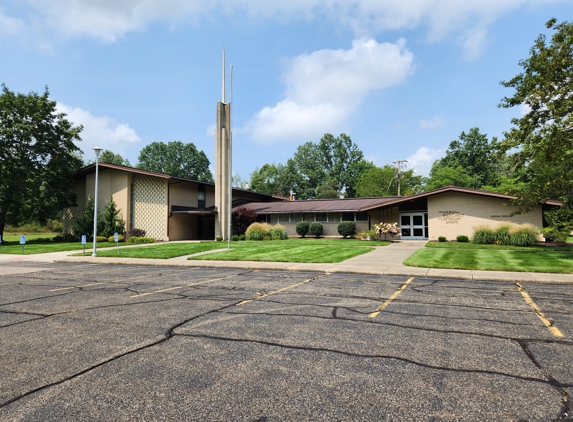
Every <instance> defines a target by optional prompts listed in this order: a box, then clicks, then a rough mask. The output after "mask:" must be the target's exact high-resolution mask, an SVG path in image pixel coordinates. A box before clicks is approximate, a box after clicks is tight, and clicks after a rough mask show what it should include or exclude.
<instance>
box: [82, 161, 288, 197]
mask: <svg viewBox="0 0 573 422" xmlns="http://www.w3.org/2000/svg"><path fill="white" fill-rule="evenodd" d="M98 165H99V170H100V171H102V170H105V169H113V170H122V171H127V172H130V173H135V174H143V175H146V176H154V177H160V178H162V179H170V180H182V181H184V182H195V183H203V184H205V185H211V186H215V184H214V183H211V182H200V181H198V180H193V179H186V178H184V177H176V176H170V175H168V174H165V173H158V172H156V171H149V170H142V169H137V168H133V167H127V166H120V165H118V164H111V163H104V162H100V163H99V164H98ZM95 166H96V165H95V163H92V164H89V165H87V166H85V167H83V168H81V169H79V170H78V171H77V172H76V174H75V175H74V177H75V178H76V179H82V178H84V177H85V176H86V175H87V174H90V173H95ZM233 190H234V191H241V192H250V193H254V194H256V195H261V196H264V197H268V198H274V199H281V200H287V199H288V198H284V197H282V196H276V195H269V194H267V193H260V192H255V191H252V190H245V189H238V188H233Z"/></svg>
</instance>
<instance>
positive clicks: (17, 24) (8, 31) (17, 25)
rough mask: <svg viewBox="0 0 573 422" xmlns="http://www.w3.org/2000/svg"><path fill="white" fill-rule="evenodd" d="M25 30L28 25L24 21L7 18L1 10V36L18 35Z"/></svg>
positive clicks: (0, 9)
mask: <svg viewBox="0 0 573 422" xmlns="http://www.w3.org/2000/svg"><path fill="white" fill-rule="evenodd" d="M25 29H26V24H25V23H24V22H23V21H22V20H20V19H16V18H13V17H11V16H7V15H6V14H4V12H3V11H2V8H0V35H2V34H5V35H16V34H20V33H21V32H24V30H25Z"/></svg>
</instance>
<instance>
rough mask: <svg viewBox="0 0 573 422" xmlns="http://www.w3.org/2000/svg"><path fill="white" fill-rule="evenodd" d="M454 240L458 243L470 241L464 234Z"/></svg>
mask: <svg viewBox="0 0 573 422" xmlns="http://www.w3.org/2000/svg"><path fill="white" fill-rule="evenodd" d="M456 240H457V241H458V242H469V241H470V239H469V237H467V236H466V235H465V234H460V235H459V236H456Z"/></svg>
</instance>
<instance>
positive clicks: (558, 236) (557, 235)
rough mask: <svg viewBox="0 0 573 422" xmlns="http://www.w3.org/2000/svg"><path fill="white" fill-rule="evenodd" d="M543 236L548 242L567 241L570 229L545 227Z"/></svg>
mask: <svg viewBox="0 0 573 422" xmlns="http://www.w3.org/2000/svg"><path fill="white" fill-rule="evenodd" d="M543 236H544V237H545V240H546V241H547V242H559V243H565V242H567V238H568V237H569V230H567V229H565V230H559V229H558V228H556V227H545V228H544V229H543Z"/></svg>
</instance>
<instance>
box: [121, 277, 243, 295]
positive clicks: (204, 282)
mask: <svg viewBox="0 0 573 422" xmlns="http://www.w3.org/2000/svg"><path fill="white" fill-rule="evenodd" d="M239 275H241V274H232V275H228V276H226V277H219V278H213V279H211V280H205V281H199V282H197V283H191V284H187V285H185V286H176V287H170V288H169V289H162V290H156V291H154V292H147V293H141V294H137V295H133V296H130V298H134V297H142V296H149V295H154V294H157V293H163V292H168V291H171V290H177V289H184V288H185V287H192V286H198V285H200V284H206V283H213V282H214V281H219V280H225V279H226V278H230V277H237V276H239Z"/></svg>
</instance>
